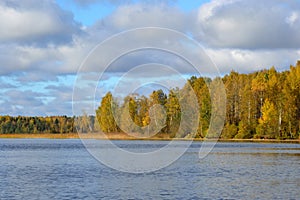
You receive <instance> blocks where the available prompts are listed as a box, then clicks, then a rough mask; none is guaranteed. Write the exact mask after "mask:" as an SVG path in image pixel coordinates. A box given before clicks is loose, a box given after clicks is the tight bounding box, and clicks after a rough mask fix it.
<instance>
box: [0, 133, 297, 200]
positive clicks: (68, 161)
mask: <svg viewBox="0 0 300 200" xmlns="http://www.w3.org/2000/svg"><path fill="white" fill-rule="evenodd" d="M116 143H117V144H118V146H120V147H123V148H127V149H131V150H133V151H139V150H140V151H141V152H142V151H144V152H145V151H149V150H151V149H153V150H154V149H156V148H160V147H162V146H165V145H166V144H167V143H168V142H167V141H116ZM178 143H179V144H180V142H178ZM200 146H201V142H194V143H193V144H192V145H191V147H190V148H189V149H188V151H187V152H186V153H185V154H184V156H182V157H181V158H180V159H179V160H178V161H176V162H175V163H173V164H171V165H170V166H168V167H167V168H164V169H162V170H159V171H156V172H152V173H146V174H130V173H124V172H119V171H116V170H113V169H110V168H108V167H106V166H104V165H102V164H101V163H99V162H98V161H97V160H96V159H94V158H93V157H92V156H91V155H90V154H89V153H88V152H87V150H86V149H85V148H84V146H83V145H82V143H81V141H80V140H48V139H13V140H11V139H2V140H0V199H299V198H300V190H299V188H300V144H257V143H218V144H217V145H216V146H215V148H214V149H213V152H212V153H210V154H209V155H208V156H207V157H205V158H204V159H202V160H200V159H199V157H198V151H199V148H200Z"/></svg>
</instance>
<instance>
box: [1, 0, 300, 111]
mask: <svg viewBox="0 0 300 200" xmlns="http://www.w3.org/2000/svg"><path fill="white" fill-rule="evenodd" d="M73 2H76V3H77V5H79V7H80V6H92V5H93V4H95V3H104V4H113V5H114V6H115V7H116V9H115V10H114V11H113V12H112V13H111V14H110V15H108V16H106V17H105V18H102V19H99V21H97V22H96V23H95V24H93V25H91V26H87V27H83V26H82V25H81V24H80V23H79V22H76V21H75V20H74V17H73V14H72V13H71V12H68V11H65V10H63V9H62V8H60V7H59V6H58V5H57V4H56V3H55V1H53V0H43V1H36V0H22V1H18V0H2V1H1V2H0V27H1V29H0V63H1V66H0V67H1V70H0V75H1V78H2V77H5V79H2V81H0V86H1V88H2V90H0V94H1V98H0V114H12V115H18V114H21V115H57V114H62V115H64V114H67V115H72V105H71V100H72V91H73V83H74V81H70V80H69V79H68V78H67V76H68V75H71V76H73V77H74V76H75V75H76V73H77V70H78V68H79V66H80V65H81V63H82V62H83V61H84V60H85V59H86V58H87V56H88V55H89V53H90V51H91V50H92V49H93V48H94V47H96V46H97V45H98V44H100V43H101V42H103V41H105V40H106V39H107V38H109V37H111V36H112V35H114V34H120V33H122V31H126V30H128V29H132V28H140V27H150V26H151V27H163V28H169V29H174V30H176V31H180V32H182V33H184V34H186V35H187V36H188V37H190V38H194V39H196V40H197V41H198V42H199V43H200V44H201V45H203V46H204V47H205V51H206V53H207V54H208V55H209V56H210V58H211V59H212V60H213V61H214V62H215V63H216V64H217V66H218V68H219V70H220V72H221V73H222V74H225V73H228V72H229V71H230V70H232V69H234V70H236V71H239V72H241V73H243V72H253V71H254V70H260V69H262V68H266V67H271V66H273V65H274V66H275V67H276V68H277V69H279V70H284V69H288V67H289V65H290V64H295V63H296V61H297V60H298V59H299V58H300V3H299V2H298V1H280V0H265V1H258V0H253V1H246V0H213V1H210V2H208V3H206V4H204V5H202V6H201V7H199V8H197V9H196V8H195V10H194V11H192V12H186V11H183V10H181V8H180V7H178V6H177V5H176V1H167V2H166V3H164V2H165V1H160V0H159V1H155V2H153V1H136V0H128V1H119V0H87V1H82V0H73ZM139 45H145V46H147V45H148V46H151V45H160V46H161V47H162V48H172V49H174V50H176V51H178V52H182V55H183V54H188V57H190V58H191V59H193V58H194V59H196V58H199V57H201V56H200V55H202V53H203V52H199V51H196V50H195V49H194V48H191V47H190V46H188V45H187V43H184V42H182V40H180V37H173V36H171V35H169V36H168V37H166V35H164V34H163V33H161V34H159V33H154V32H151V31H146V32H140V33H139V34H136V35H134V34H133V35H131V36H130V37H126V38H123V39H121V40H119V41H117V42H115V43H110V44H107V45H106V46H105V48H104V51H102V52H98V54H96V56H94V57H91V58H90V61H88V64H90V65H89V68H88V69H89V70H87V71H85V72H87V73H83V74H81V75H82V77H83V80H84V82H83V83H84V85H82V88H81V90H80V91H79V93H80V95H85V99H84V101H86V102H81V105H82V106H83V107H84V106H87V105H88V104H87V102H91V101H95V99H93V97H91V96H89V94H90V92H89V91H90V90H93V92H95V87H94V85H93V84H95V83H92V80H94V79H96V80H98V79H97V78H98V76H97V75H98V74H99V73H96V75H95V72H96V71H98V72H99V71H103V70H106V73H104V74H103V77H102V79H101V82H100V83H97V86H98V88H97V89H96V100H97V101H99V100H100V98H101V97H102V96H103V95H104V93H105V92H107V91H108V90H110V89H111V88H112V86H113V84H114V83H116V82H117V81H118V78H119V77H121V76H122V74H123V73H126V72H128V71H130V70H131V69H133V67H135V66H138V65H141V64H147V63H159V64H164V65H169V66H171V67H173V69H175V70H177V71H178V72H179V73H181V74H184V75H185V76H187V74H188V75H189V74H193V73H194V72H195V71H193V70H191V67H190V66H189V64H188V63H186V61H184V59H183V58H182V57H180V56H179V55H175V54H172V53H170V52H169V53H168V52H164V51H155V50H149V49H147V50H141V51H134V52H128V54H126V55H124V56H121V57H120V58H118V59H117V60H115V61H114V58H115V57H114V55H115V53H116V52H118V50H121V49H126V48H127V49H130V48H131V47H134V46H139ZM105 59H110V60H111V61H114V62H113V63H112V64H111V65H110V66H109V68H108V69H105V67H106V66H104V64H103V63H104V61H105ZM201 67H203V68H202V69H200V70H201V71H202V72H204V73H209V72H211V71H210V69H209V68H207V65H205V63H203V64H202V65H201ZM205 67H206V68H205ZM146 71H147V74H146V75H145V76H141V73H136V74H134V76H133V77H130V78H131V79H130V80H135V81H136V83H140V82H141V81H140V80H142V79H143V80H146V78H145V77H149V76H150V77H151V76H155V75H156V74H157V73H156V72H151V70H148V69H147V70H146ZM139 78H140V79H139ZM167 78H168V77H167ZM64 79H65V80H64ZM0 80H1V79H0ZM150 81H151V80H150V79H149V82H150ZM128 84H129V83H128ZM38 86H39V87H38ZM87 108H89V107H87ZM93 109H94V108H91V109H89V110H90V111H93ZM81 111H82V110H80V112H81Z"/></svg>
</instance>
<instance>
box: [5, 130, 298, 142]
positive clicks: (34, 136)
mask: <svg viewBox="0 0 300 200" xmlns="http://www.w3.org/2000/svg"><path fill="white" fill-rule="evenodd" d="M0 139H97V140H145V141H171V140H176V141H191V140H193V141H200V142H201V141H207V142H215V141H218V142H255V143H297V144H300V139H286V140H278V139H222V138H220V139H205V138H170V137H168V136H167V135H159V136H156V137H150V138H142V137H140V138H138V137H133V136H130V135H127V134H120V133H117V134H108V135H105V134H98V133H92V134H77V133H68V134H47V133H45V134H23V133H22V134H0Z"/></svg>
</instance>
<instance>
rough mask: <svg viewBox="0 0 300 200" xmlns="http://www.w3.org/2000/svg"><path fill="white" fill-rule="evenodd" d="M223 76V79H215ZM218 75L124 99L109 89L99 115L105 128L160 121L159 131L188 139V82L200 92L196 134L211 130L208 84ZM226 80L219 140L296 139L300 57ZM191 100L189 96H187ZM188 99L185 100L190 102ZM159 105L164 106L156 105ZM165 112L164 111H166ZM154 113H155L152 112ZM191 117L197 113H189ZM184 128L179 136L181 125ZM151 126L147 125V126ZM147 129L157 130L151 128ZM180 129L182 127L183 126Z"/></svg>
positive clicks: (134, 128)
mask: <svg viewBox="0 0 300 200" xmlns="http://www.w3.org/2000/svg"><path fill="white" fill-rule="evenodd" d="M216 79H219V78H216ZM214 80H215V79H210V78H207V77H195V76H193V77H191V78H190V79H188V81H187V83H186V85H185V86H184V87H183V88H181V89H179V88H174V89H171V90H170V91H169V92H168V94H165V93H164V92H163V91H162V90H157V91H153V92H152V94H151V95H150V96H149V97H145V96H139V95H138V94H130V95H128V96H126V97H125V98H124V99H123V100H122V101H120V100H117V99H116V98H114V97H113V94H112V93H110V92H108V93H107V94H106V95H105V96H104V97H103V99H102V101H101V105H100V106H99V108H98V109H97V111H96V113H97V115H96V116H97V119H98V120H99V124H100V127H101V129H102V131H104V132H107V133H114V132H122V131H124V132H127V133H128V132H133V133H134V132H138V133H141V134H146V133H152V132H156V131H157V130H155V129H156V128H155V127H157V126H149V125H150V124H151V119H152V120H153V121H155V124H156V125H157V124H158V127H159V128H160V129H159V130H160V131H159V133H164V134H168V135H169V136H170V137H175V136H176V137H188V136H189V134H190V132H191V130H189V128H190V127H189V126H190V124H189V123H188V122H185V124H180V123H181V122H182V121H181V119H182V117H183V114H186V116H189V115H192V114H193V113H192V112H190V113H183V112H182V105H185V104H184V103H183V104H180V101H182V100H181V98H185V97H184V95H185V94H186V95H189V92H191V91H189V90H188V89H187V88H188V87H187V85H190V86H191V87H192V89H193V92H194V94H195V95H196V96H197V103H198V108H199V109H197V110H198V112H199V113H197V114H198V117H199V118H198V119H199V124H198V127H197V130H196V134H195V137H198V138H204V137H206V136H207V134H208V130H209V124H210V120H211V117H212V116H211V115H212V107H213V105H212V100H211V99H212V98H211V96H210V90H209V88H210V87H211V85H212V84H213V83H214ZM222 81H223V83H224V86H225V90H226V96H227V98H226V116H225V123H224V128H223V130H222V133H221V135H220V137H221V138H228V139H229V138H236V139H250V138H258V139H297V138H299V133H300V61H298V62H297V64H296V65H295V66H290V69H289V70H287V71H283V72H277V71H276V70H275V68H274V67H272V68H270V69H265V70H261V71H257V72H254V73H250V74H240V73H238V72H235V71H231V72H230V74H228V75H225V76H224V77H223V78H222ZM187 99H188V98H187ZM188 101H189V100H187V102H186V103H189V102H188ZM154 105H159V106H160V107H162V108H164V109H161V110H160V109H153V110H154V111H152V110H151V108H153V106H154ZM163 110H164V111H163ZM151 111H152V112H151ZM190 119H191V120H192V119H193V117H192V116H191V117H190ZM181 126H183V129H184V130H185V131H183V132H180V134H179V135H175V134H176V133H177V132H178V130H179V129H180V127H181ZM144 127H147V128H148V129H146V130H145V129H144ZM149 128H150V129H151V128H152V129H153V130H149ZM181 128H182V127H181Z"/></svg>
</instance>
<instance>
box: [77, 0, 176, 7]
mask: <svg viewBox="0 0 300 200" xmlns="http://www.w3.org/2000/svg"><path fill="white" fill-rule="evenodd" d="M73 1H74V2H75V3H76V4H77V5H80V6H88V5H91V4H95V3H103V4H113V5H124V4H132V3H135V2H137V1H135V0H73ZM176 1H177V0H143V1H141V2H142V3H144V4H157V3H164V4H168V3H175V2H176Z"/></svg>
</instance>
